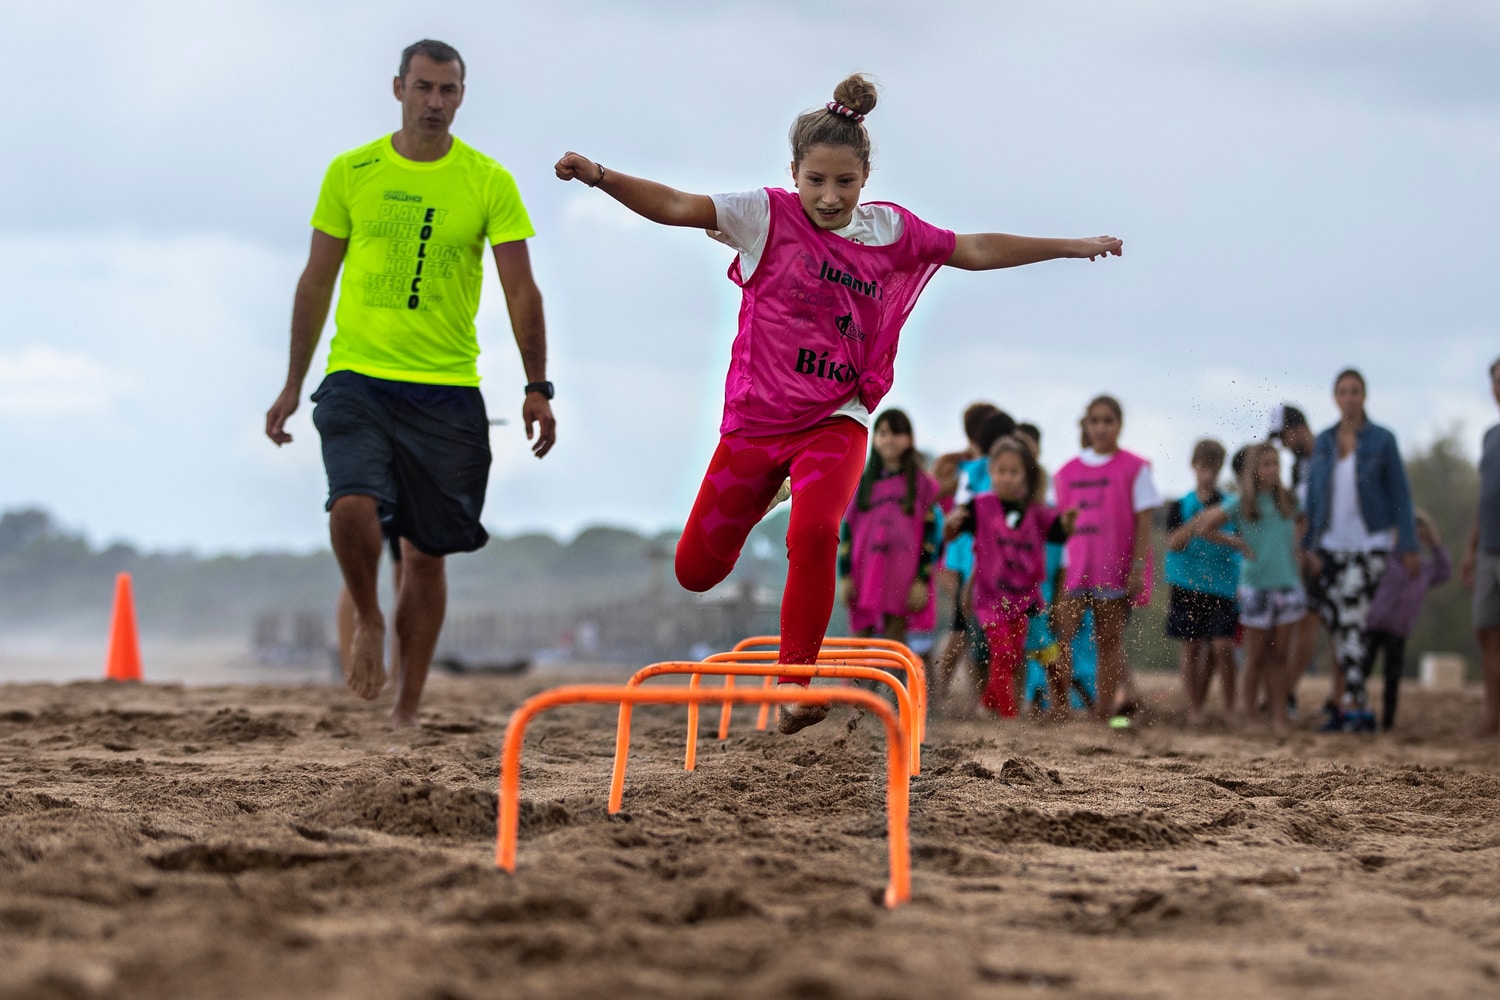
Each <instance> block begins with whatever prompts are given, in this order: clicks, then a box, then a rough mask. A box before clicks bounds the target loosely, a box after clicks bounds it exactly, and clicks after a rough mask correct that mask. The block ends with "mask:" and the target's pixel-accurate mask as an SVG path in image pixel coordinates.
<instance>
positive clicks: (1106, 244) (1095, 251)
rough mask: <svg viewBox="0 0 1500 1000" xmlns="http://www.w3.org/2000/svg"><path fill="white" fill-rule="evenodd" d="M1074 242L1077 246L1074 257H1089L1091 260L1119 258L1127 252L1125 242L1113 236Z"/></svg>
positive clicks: (1095, 237)
mask: <svg viewBox="0 0 1500 1000" xmlns="http://www.w3.org/2000/svg"><path fill="white" fill-rule="evenodd" d="M1073 242H1074V243H1075V244H1076V245H1077V249H1076V250H1075V252H1074V254H1073V256H1074V257H1087V258H1088V259H1089V260H1094V259H1095V258H1097V257H1119V256H1122V255H1123V254H1124V252H1125V241H1124V240H1119V239H1116V238H1115V237H1113V236H1094V237H1090V238H1089V239H1083V240H1074V241H1073Z"/></svg>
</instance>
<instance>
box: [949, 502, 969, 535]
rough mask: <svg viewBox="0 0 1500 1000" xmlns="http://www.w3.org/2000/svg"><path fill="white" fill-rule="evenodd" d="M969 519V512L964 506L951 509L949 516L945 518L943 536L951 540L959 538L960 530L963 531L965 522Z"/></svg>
mask: <svg viewBox="0 0 1500 1000" xmlns="http://www.w3.org/2000/svg"><path fill="white" fill-rule="evenodd" d="M968 519H969V512H968V511H967V510H965V509H964V508H962V507H955V508H954V509H953V510H951V511H949V512H948V516H947V517H946V518H944V519H943V538H944V539H945V540H947V541H950V542H951V541H953V539H955V538H957V537H958V535H959V532H961V531H963V527H964V522H965V521H967V520H968Z"/></svg>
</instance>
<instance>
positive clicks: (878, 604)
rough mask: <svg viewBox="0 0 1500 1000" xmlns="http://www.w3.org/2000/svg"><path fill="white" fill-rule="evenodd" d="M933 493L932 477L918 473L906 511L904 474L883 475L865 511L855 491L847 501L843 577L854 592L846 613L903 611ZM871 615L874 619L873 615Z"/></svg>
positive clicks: (878, 613) (914, 575)
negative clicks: (845, 571)
mask: <svg viewBox="0 0 1500 1000" xmlns="http://www.w3.org/2000/svg"><path fill="white" fill-rule="evenodd" d="M937 494H938V484H937V480H936V479H933V478H932V477H931V476H929V475H928V474H927V473H925V472H919V473H918V474H917V495H916V497H915V500H914V502H913V505H912V512H911V513H910V514H908V513H907V512H906V477H905V476H888V477H887V478H885V479H882V480H880V481H879V482H877V483H875V485H874V487H873V488H872V489H871V490H870V509H869V510H860V509H859V497H858V495H857V494H856V496H855V498H854V499H853V500H851V501H849V510H848V512H847V513H846V514H845V515H844V519H845V520H846V521H847V522H848V524H849V576H850V580H851V581H852V582H853V584H854V595H855V598H854V604H855V606H854V607H853V608H850V612H851V614H853V613H859V614H861V616H864V615H871V616H884V615H906V614H907V611H906V598H907V595H908V593H909V592H910V590H911V585H912V583H913V582H915V581H916V579H917V563H918V561H919V558H920V556H921V554H922V543H923V541H924V539H923V537H922V529H923V521H924V520H925V519H926V517H927V511H928V509H929V508H931V507H932V505H933V504H934V503H936V502H937ZM919 613H920V612H919ZM875 620H876V622H877V623H879V618H878V617H877V618H876V619H875ZM876 627H879V624H877V626H876Z"/></svg>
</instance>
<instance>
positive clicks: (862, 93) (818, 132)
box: [787, 73, 878, 170]
mask: <svg viewBox="0 0 1500 1000" xmlns="http://www.w3.org/2000/svg"><path fill="white" fill-rule="evenodd" d="M877 99H878V95H877V93H876V90H875V81H873V80H871V79H870V78H869V77H867V76H865V75H864V74H863V73H853V74H850V75H849V76H848V77H847V78H845V80H844V82H843V83H840V84H839V85H838V86H837V87H835V88H833V100H832V101H831V102H829V105H828V106H827V107H822V108H818V109H816V110H814V111H808V112H806V113H804V114H801V115H798V116H797V120H796V121H795V122H793V123H792V130H791V132H790V134H789V135H788V136H787V138H788V140H789V141H790V142H791V144H792V162H793V163H801V162H802V160H803V158H804V157H806V156H807V154H808V151H809V150H811V149H812V148H813V147H814V146H845V147H847V148H849V149H852V150H854V155H855V156H857V157H859V162H860V163H861V164H863V165H864V167H865V169H867V170H868V169H869V167H870V133H869V132H867V131H865V126H864V118H865V115H867V114H869V113H870V112H871V111H874V110H875V103H876V100H877Z"/></svg>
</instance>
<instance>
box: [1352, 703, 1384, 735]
mask: <svg viewBox="0 0 1500 1000" xmlns="http://www.w3.org/2000/svg"><path fill="white" fill-rule="evenodd" d="M1344 728H1345V729H1347V730H1348V731H1349V732H1351V733H1373V732H1375V731H1376V729H1377V727H1376V725H1375V713H1374V712H1372V711H1370V710H1369V709H1367V708H1361V709H1357V710H1355V711H1353V712H1347V713H1345V715H1344Z"/></svg>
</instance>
